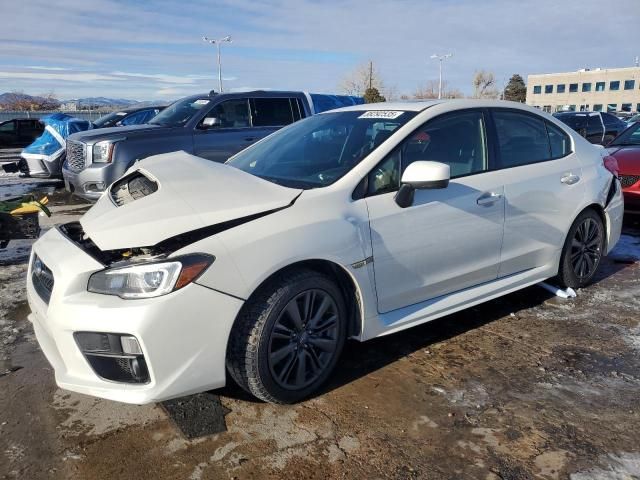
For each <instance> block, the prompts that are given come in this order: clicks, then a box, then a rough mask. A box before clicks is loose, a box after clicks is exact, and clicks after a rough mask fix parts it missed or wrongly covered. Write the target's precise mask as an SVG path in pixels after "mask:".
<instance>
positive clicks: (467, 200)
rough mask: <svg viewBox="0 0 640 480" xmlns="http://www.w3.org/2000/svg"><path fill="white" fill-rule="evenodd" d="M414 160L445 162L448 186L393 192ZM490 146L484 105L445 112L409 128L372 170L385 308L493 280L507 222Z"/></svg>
mask: <svg viewBox="0 0 640 480" xmlns="http://www.w3.org/2000/svg"><path fill="white" fill-rule="evenodd" d="M418 160H432V161H439V162H443V163H446V164H448V165H449V167H450V171H451V181H450V182H449V185H448V186H447V187H446V188H443V189H438V190H416V191H415V195H414V201H413V204H412V205H411V206H409V207H407V208H401V207H399V206H398V205H397V204H396V202H395V200H394V197H395V190H397V188H398V184H399V180H400V178H401V173H402V171H403V170H404V168H406V167H407V165H409V164H410V163H412V162H414V161H418ZM490 161H491V158H490V155H489V149H488V148H487V137H486V121H485V113H484V111H482V110H476V109H473V110H464V111H458V112H454V113H449V114H445V115H442V116H439V117H436V118H435V119H432V120H430V121H428V122H427V123H425V124H424V125H423V126H422V127H420V128H419V129H417V130H416V131H414V132H413V133H412V134H411V135H410V136H409V137H408V138H407V139H406V140H405V141H404V142H403V143H402V144H401V145H400V146H399V147H398V148H396V149H395V150H394V151H393V152H392V153H391V154H390V155H389V156H388V157H387V158H386V159H385V160H383V162H381V163H380V165H379V166H378V167H376V168H375V169H374V170H373V171H372V172H371V173H370V175H369V178H368V181H367V183H368V187H367V188H368V196H367V197H366V201H367V207H368V210H369V225H370V230H371V241H372V247H373V266H374V274H375V285H376V293H377V297H378V310H379V311H380V312H381V313H385V312H389V311H391V310H395V309H398V308H401V307H405V306H407V305H412V304H416V303H419V302H422V301H425V300H429V299H433V298H436V297H439V296H442V295H446V294H448V293H452V292H455V291H458V290H462V289H464V288H468V287H471V286H474V285H478V284H480V283H484V282H488V281H491V280H494V279H495V278H496V277H497V275H498V265H499V257H500V244H501V241H502V233H503V232H502V230H503V222H504V205H503V186H502V184H501V183H500V181H498V180H497V177H496V175H495V174H494V172H491V171H490V170H489V164H490V163H489V162H490Z"/></svg>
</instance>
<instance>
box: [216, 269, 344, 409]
mask: <svg viewBox="0 0 640 480" xmlns="http://www.w3.org/2000/svg"><path fill="white" fill-rule="evenodd" d="M346 325H347V310H346V307H345V304H344V299H343V297H342V293H341V291H340V289H339V288H338V286H337V285H336V284H335V283H334V282H333V281H332V280H331V279H330V278H329V277H327V276H325V275H323V274H321V273H318V272H315V271H312V270H303V269H299V270H289V271H288V272H286V273H282V274H278V275H276V276H275V277H274V278H273V279H271V280H269V281H268V282H267V283H266V284H265V285H264V286H262V287H261V288H260V289H259V290H258V291H257V292H256V293H255V294H254V295H252V297H251V298H250V299H249V300H248V301H247V302H246V304H245V305H244V306H243V308H242V310H241V311H240V313H239V315H238V318H237V319H236V322H235V324H234V326H233V328H232V330H231V334H230V336H229V345H228V347H227V369H228V370H229V373H230V374H231V376H232V377H233V379H234V380H235V381H236V382H237V383H238V385H240V386H241V387H242V388H243V389H245V390H246V391H247V392H249V393H251V394H252V395H254V396H256V397H258V398H259V399H261V400H264V401H266V402H270V403H295V402H298V401H300V400H302V399H304V398H306V397H308V396H309V395H311V394H312V393H314V392H315V391H317V390H318V389H319V388H320V386H321V385H322V384H323V383H324V382H325V381H326V380H327V378H328V377H329V375H330V374H331V372H332V370H333V368H334V367H335V365H336V363H337V361H338V358H339V356H340V353H341V352H342V348H343V346H344V341H345V337H346Z"/></svg>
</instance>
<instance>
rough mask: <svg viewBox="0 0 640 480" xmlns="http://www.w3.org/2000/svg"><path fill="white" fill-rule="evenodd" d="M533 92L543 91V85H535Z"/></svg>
mask: <svg viewBox="0 0 640 480" xmlns="http://www.w3.org/2000/svg"><path fill="white" fill-rule="evenodd" d="M533 93H534V94H537V93H542V86H541V85H535V86H534V87H533Z"/></svg>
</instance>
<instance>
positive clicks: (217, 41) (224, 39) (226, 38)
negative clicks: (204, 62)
mask: <svg viewBox="0 0 640 480" xmlns="http://www.w3.org/2000/svg"><path fill="white" fill-rule="evenodd" d="M202 40H204V41H205V42H208V43H210V44H211V45H215V46H216V47H218V89H219V90H220V93H222V63H221V62H220V44H221V43H222V42H228V43H231V35H227V36H226V37H224V38H220V39H218V40H214V39H212V38H209V37H202Z"/></svg>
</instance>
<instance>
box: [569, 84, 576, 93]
mask: <svg viewBox="0 0 640 480" xmlns="http://www.w3.org/2000/svg"><path fill="white" fill-rule="evenodd" d="M577 91H578V84H577V83H570V84H569V92H570V93H575V92H577Z"/></svg>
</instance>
